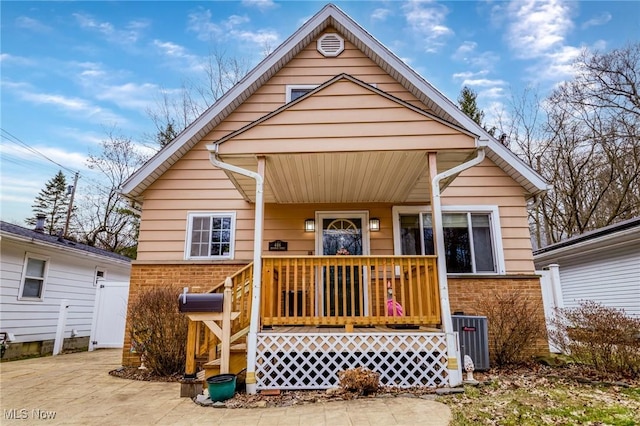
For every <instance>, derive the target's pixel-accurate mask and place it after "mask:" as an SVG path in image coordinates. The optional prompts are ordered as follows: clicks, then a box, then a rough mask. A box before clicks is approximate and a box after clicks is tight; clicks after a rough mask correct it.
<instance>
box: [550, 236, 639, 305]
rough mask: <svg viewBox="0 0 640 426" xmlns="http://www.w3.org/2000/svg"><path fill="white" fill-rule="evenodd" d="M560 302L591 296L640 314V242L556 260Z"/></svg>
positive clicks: (576, 302)
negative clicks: (560, 288)
mask: <svg viewBox="0 0 640 426" xmlns="http://www.w3.org/2000/svg"><path fill="white" fill-rule="evenodd" d="M559 265H560V282H561V283H562V284H561V285H562V294H563V300H564V305H565V307H567V308H574V307H576V306H578V304H579V302H580V301H581V300H594V301H596V302H599V303H601V304H603V305H605V306H611V307H615V308H622V309H624V310H625V311H626V313H627V314H631V315H635V316H640V243H636V244H634V245H627V246H623V247H618V248H615V249H612V248H608V249H606V250H601V251H598V252H592V253H589V254H587V255H584V256H579V257H577V258H573V259H568V260H564V261H562V260H561V261H560V262H559Z"/></svg>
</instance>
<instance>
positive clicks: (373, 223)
mask: <svg viewBox="0 0 640 426" xmlns="http://www.w3.org/2000/svg"><path fill="white" fill-rule="evenodd" d="M379 230H380V219H378V218H377V217H372V218H371V219H369V231H373V232H378V231H379Z"/></svg>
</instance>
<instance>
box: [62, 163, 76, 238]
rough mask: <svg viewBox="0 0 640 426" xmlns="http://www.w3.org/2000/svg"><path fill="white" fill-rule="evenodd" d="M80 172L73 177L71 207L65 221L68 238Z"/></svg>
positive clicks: (64, 236) (65, 235) (65, 233)
mask: <svg viewBox="0 0 640 426" xmlns="http://www.w3.org/2000/svg"><path fill="white" fill-rule="evenodd" d="M79 176H80V173H79V172H76V175H75V176H74V178H73V186H72V187H71V198H70V199H69V207H68V208H67V220H66V221H65V222H64V232H63V233H62V237H63V238H67V232H68V231H69V221H70V220H71V211H72V210H73V197H74V196H75V195H76V187H77V186H78V177H79Z"/></svg>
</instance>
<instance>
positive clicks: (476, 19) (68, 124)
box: [0, 0, 640, 222]
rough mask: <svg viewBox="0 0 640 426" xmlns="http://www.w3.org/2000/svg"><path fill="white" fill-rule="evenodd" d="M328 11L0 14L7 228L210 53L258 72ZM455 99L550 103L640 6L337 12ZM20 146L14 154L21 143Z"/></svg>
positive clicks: (210, 7)
mask: <svg viewBox="0 0 640 426" xmlns="http://www.w3.org/2000/svg"><path fill="white" fill-rule="evenodd" d="M324 4H325V3H323V2H311V1H286V2H277V1H276V2H274V1H271V0H245V1H233V2H232V1H228V2H215V1H213V2H194V1H181V2H168V1H152V2H151V1H149V2H146V1H140V2H132V1H120V2H97V1H96V2H28V1H20V2H13V1H3V2H2V3H1V4H0V7H1V29H0V30H1V40H2V44H1V49H0V67H1V81H0V84H1V86H0V89H1V108H2V109H1V123H2V125H1V127H2V133H1V135H2V144H1V145H0V153H1V155H2V158H1V160H2V163H1V193H0V198H1V211H0V214H1V217H2V219H3V220H8V221H16V222H22V221H23V220H24V219H25V218H26V217H28V216H30V215H31V204H32V203H33V199H34V197H35V196H36V195H37V193H38V192H39V190H40V189H42V188H43V187H44V185H45V183H46V182H47V181H48V180H49V179H50V178H51V177H53V176H54V175H55V173H56V172H57V171H58V170H59V169H60V167H59V166H58V165H56V164H54V163H52V162H50V161H47V160H45V159H43V158H42V157H40V156H38V155H36V154H34V153H33V152H29V151H28V150H26V149H25V148H24V146H21V145H20V142H22V143H25V144H27V145H28V146H30V147H32V148H35V149H36V150H37V151H38V152H40V153H42V154H44V155H45V156H46V157H48V158H49V159H51V160H53V161H55V162H56V163H58V164H60V165H63V166H65V169H64V170H63V171H64V172H65V174H66V175H67V179H68V180H69V182H71V181H72V178H73V171H76V170H77V171H79V172H80V176H81V177H80V182H79V185H78V191H79V193H80V195H81V194H82V193H83V192H84V193H87V192H90V191H91V189H92V185H93V184H94V183H92V182H95V180H94V179H96V177H95V176H92V174H91V172H90V171H89V170H88V169H87V167H86V164H85V160H86V157H87V155H88V153H89V152H97V149H98V144H99V143H100V141H101V140H102V139H104V138H105V137H106V131H107V130H108V129H113V128H114V126H115V127H117V131H116V133H119V134H122V135H125V136H129V137H131V138H132V139H133V140H134V141H137V142H140V143H144V142H145V141H147V147H146V148H144V147H143V148H142V149H143V150H144V149H146V151H147V152H149V150H150V149H151V148H149V144H148V135H149V134H151V133H152V132H153V131H154V126H153V123H152V121H151V120H150V119H149V116H148V114H147V111H148V109H150V108H151V109H152V108H154V106H155V105H156V102H157V100H158V99H159V96H160V93H161V91H163V90H164V91H166V92H167V93H173V92H175V91H178V90H179V89H180V87H181V85H182V84H183V82H184V81H186V80H198V79H200V78H202V72H203V71H202V63H203V61H204V60H205V59H206V58H207V57H208V55H209V52H210V51H212V50H216V51H218V52H224V53H225V54H226V55H227V56H229V57H236V58H242V59H244V60H246V61H248V62H249V63H250V64H251V65H255V64H257V63H258V62H259V61H260V60H261V59H262V58H263V57H264V52H265V50H267V49H269V48H271V50H272V49H273V48H275V47H276V46H277V45H278V44H279V43H280V42H282V41H284V40H285V39H286V38H287V37H288V36H289V35H291V34H292V33H293V32H294V31H295V30H296V29H297V28H298V27H299V26H300V25H301V24H302V23H303V22H304V21H305V20H306V19H308V18H309V17H311V16H312V15H313V14H315V13H316V12H317V11H319V10H320V9H321V8H322V7H323V6H324ZM335 4H336V5H338V6H339V7H340V8H341V9H342V10H343V11H345V12H346V13H347V14H348V15H349V16H351V17H352V18H353V19H355V20H356V22H358V23H359V24H360V25H361V26H363V27H364V28H365V29H366V30H367V31H369V32H370V33H371V34H372V35H373V36H374V37H376V38H377V39H378V40H379V41H381V42H382V43H383V44H385V45H386V46H387V47H388V48H390V49H391V50H392V51H393V52H394V53H395V54H396V55H398V56H399V57H400V58H402V59H403V60H405V61H406V62H408V63H409V64H410V65H411V66H412V67H413V68H414V69H415V70H416V71H418V72H419V73H420V74H422V75H423V76H424V77H425V78H426V79H427V80H428V81H430V82H431V83H432V84H433V85H435V86H436V87H437V88H438V89H439V90H440V91H442V92H443V93H444V94H445V95H447V96H448V97H449V98H451V99H453V100H455V99H456V98H457V96H458V94H459V92H460V89H461V88H462V86H463V85H468V86H470V87H471V88H473V89H474V90H475V91H476V92H477V93H478V95H479V97H478V102H479V105H480V106H481V107H482V108H484V109H485V111H487V112H488V113H489V114H488V116H489V117H490V115H491V112H492V111H498V110H500V109H501V107H502V106H504V105H506V104H507V103H508V102H509V99H510V97H511V94H512V93H518V92H520V91H522V90H523V89H524V88H525V87H527V86H534V87H537V88H539V90H540V92H541V93H542V94H545V93H547V92H548V90H550V89H551V88H553V86H554V85H555V84H557V83H558V82H560V81H562V80H565V79H567V78H570V77H571V73H572V69H571V66H570V64H571V61H572V60H573V59H574V58H575V57H576V56H577V55H578V53H579V52H580V51H581V49H583V48H588V49H591V50H599V51H607V50H610V49H613V48H617V47H622V46H624V45H625V44H626V43H628V42H632V41H637V40H638V36H639V35H640V31H639V28H640V25H639V20H640V18H639V17H640V2H637V1H625V2H615V1H584V2H576V1H572V2H564V1H560V0H545V1H537V2H533V1H528V0H517V1H513V2H499V1H490V0H487V1H478V2H469V1H450V2H435V1H424V2H418V1H372V2H368V1H367V2H365V1H347V2H341V1H337V2H335ZM18 141H19V142H18Z"/></svg>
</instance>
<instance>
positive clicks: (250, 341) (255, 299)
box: [206, 143, 264, 394]
mask: <svg viewBox="0 0 640 426" xmlns="http://www.w3.org/2000/svg"><path fill="white" fill-rule="evenodd" d="M206 148H207V149H208V150H209V161H211V164H213V165H214V166H216V167H219V168H221V169H223V170H228V171H230V172H233V173H238V174H241V175H243V176H247V177H249V178H251V179H254V180H255V181H256V208H255V229H254V234H253V289H252V293H251V294H252V297H251V320H250V323H249V335H248V336H247V377H246V386H247V393H248V394H255V393H256V392H257V389H256V352H257V348H258V324H259V323H260V287H261V282H260V280H261V278H262V228H263V222H264V178H263V176H261V175H260V174H259V173H256V172H254V171H251V170H246V169H243V168H240V167H238V166H234V165H232V164H227V163H224V162H223V161H222V160H220V159H219V158H218V144H217V143H216V144H213V145H207V146H206Z"/></svg>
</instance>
